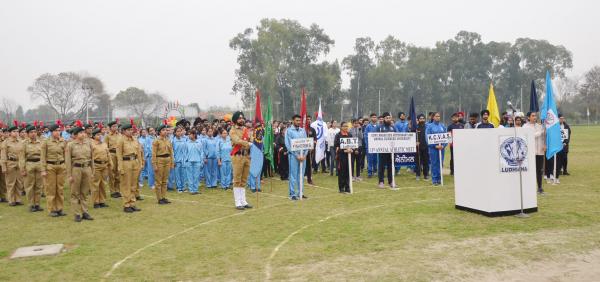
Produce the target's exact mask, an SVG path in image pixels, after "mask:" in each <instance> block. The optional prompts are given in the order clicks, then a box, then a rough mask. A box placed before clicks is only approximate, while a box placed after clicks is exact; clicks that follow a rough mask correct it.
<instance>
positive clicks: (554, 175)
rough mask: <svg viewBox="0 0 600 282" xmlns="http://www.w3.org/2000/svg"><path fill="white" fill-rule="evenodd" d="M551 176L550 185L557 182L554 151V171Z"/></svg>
mask: <svg viewBox="0 0 600 282" xmlns="http://www.w3.org/2000/svg"><path fill="white" fill-rule="evenodd" d="M552 176H553V177H554V181H553V182H552V185H556V184H558V183H556V182H557V181H556V180H557V179H558V177H556V153H555V154H554V172H553V174H552Z"/></svg>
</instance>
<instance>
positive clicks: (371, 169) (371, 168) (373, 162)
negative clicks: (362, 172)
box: [363, 123, 377, 177]
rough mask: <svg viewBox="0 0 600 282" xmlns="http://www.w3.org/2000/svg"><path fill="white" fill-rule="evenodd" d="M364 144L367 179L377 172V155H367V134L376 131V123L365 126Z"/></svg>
mask: <svg viewBox="0 0 600 282" xmlns="http://www.w3.org/2000/svg"><path fill="white" fill-rule="evenodd" d="M364 131H365V132H364V135H365V136H364V138H363V140H364V142H365V151H367V172H368V175H369V177H370V176H373V173H375V172H376V171H377V154H369V153H368V152H369V133H370V132H376V131H377V124H376V123H369V124H367V126H365V130H364Z"/></svg>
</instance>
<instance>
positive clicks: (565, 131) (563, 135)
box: [560, 128, 569, 141]
mask: <svg viewBox="0 0 600 282" xmlns="http://www.w3.org/2000/svg"><path fill="white" fill-rule="evenodd" d="M560 138H561V139H562V141H565V140H566V139H569V130H568V129H566V128H561V129H560Z"/></svg>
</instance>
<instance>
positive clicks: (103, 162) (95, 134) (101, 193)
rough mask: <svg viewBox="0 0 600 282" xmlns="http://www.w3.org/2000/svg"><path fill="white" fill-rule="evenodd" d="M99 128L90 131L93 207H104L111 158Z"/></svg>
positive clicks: (105, 205)
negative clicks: (92, 162)
mask: <svg viewBox="0 0 600 282" xmlns="http://www.w3.org/2000/svg"><path fill="white" fill-rule="evenodd" d="M101 137H102V133H101V129H96V130H94V131H92V138H93V141H92V142H93V143H92V155H93V157H94V181H93V183H92V201H93V202H94V208H95V209H97V208H106V207H108V205H107V204H106V203H105V201H106V184H107V183H106V181H107V180H108V173H109V172H110V169H111V168H112V159H111V158H110V153H109V152H108V146H106V143H103V142H102V139H101Z"/></svg>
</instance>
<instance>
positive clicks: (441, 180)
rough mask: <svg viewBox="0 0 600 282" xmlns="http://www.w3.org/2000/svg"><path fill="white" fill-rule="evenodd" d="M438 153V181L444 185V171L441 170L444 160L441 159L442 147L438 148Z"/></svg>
mask: <svg viewBox="0 0 600 282" xmlns="http://www.w3.org/2000/svg"><path fill="white" fill-rule="evenodd" d="M442 148H443V147H442ZM438 153H439V155H440V182H441V184H442V186H444V171H443V170H442V168H443V162H444V161H443V159H442V149H438Z"/></svg>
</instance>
